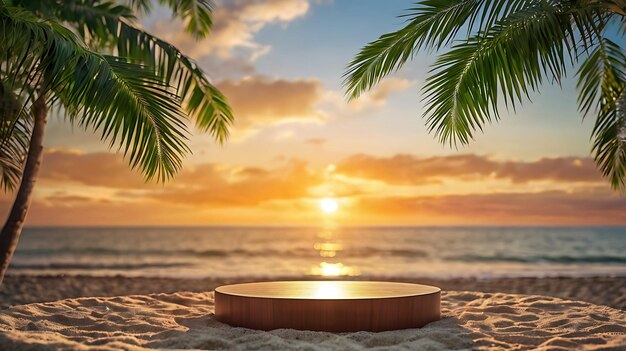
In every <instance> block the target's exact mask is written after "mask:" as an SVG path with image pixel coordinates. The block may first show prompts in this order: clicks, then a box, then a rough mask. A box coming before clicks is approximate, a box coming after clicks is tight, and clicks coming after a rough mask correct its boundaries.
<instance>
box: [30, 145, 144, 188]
mask: <svg viewBox="0 0 626 351" xmlns="http://www.w3.org/2000/svg"><path fill="white" fill-rule="evenodd" d="M39 177H40V178H41V179H43V180H46V181H53V182H65V183H77V184H83V185H90V186H102V187H110V188H144V187H146V184H145V182H144V180H143V178H142V177H141V176H140V175H138V174H136V173H135V172H132V171H131V170H130V169H129V166H128V163H126V162H125V161H124V160H123V159H122V157H121V156H120V155H115V154H112V153H109V152H96V153H87V154H85V153H81V152H78V151H71V150H54V149H53V150H48V151H46V153H45V155H44V161H43V164H42V166H41V171H40V173H39Z"/></svg>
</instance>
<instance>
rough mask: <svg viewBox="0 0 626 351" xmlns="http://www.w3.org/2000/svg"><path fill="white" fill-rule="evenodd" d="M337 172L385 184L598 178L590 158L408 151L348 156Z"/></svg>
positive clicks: (593, 179)
mask: <svg viewBox="0 0 626 351" xmlns="http://www.w3.org/2000/svg"><path fill="white" fill-rule="evenodd" d="M337 172H339V173H342V174H345V175H349V176H353V177H359V178H366V179H374V180H380V181H383V182H386V183H389V184H408V185H417V184H424V183H437V182H440V181H442V180H444V179H450V178H457V179H460V180H475V181H481V180H484V179H485V178H486V177H489V178H494V179H508V180H510V181H512V182H514V183H528V182H533V181H554V182H592V183H597V182H602V178H601V176H600V173H599V172H598V171H597V170H596V167H595V164H594V162H593V160H592V159H591V158H588V157H586V158H579V157H556V158H541V159H539V160H536V161H497V160H492V159H490V158H488V157H485V156H479V155H474V154H465V155H453V156H435V157H427V158H419V157H417V156H414V155H409V154H398V155H395V156H391V157H375V156H370V155H365V154H360V155H355V156H352V157H349V158H348V159H346V160H344V161H343V162H341V163H339V164H338V165H337Z"/></svg>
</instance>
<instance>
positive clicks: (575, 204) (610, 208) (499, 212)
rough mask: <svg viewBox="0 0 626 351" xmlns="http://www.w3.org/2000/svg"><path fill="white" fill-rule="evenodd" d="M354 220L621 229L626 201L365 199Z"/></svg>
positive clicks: (572, 196) (558, 195)
mask: <svg viewBox="0 0 626 351" xmlns="http://www.w3.org/2000/svg"><path fill="white" fill-rule="evenodd" d="M353 211H355V217H356V218H358V219H366V220H367V221H370V222H374V223H377V222H378V223H384V221H385V220H386V219H389V218H393V220H392V223H413V224H415V223H417V224H438V225H459V224H473V225H498V224H502V225H506V224H515V225H537V224H545V225H598V224H600V225H611V224H612V225H623V224H626V199H624V198H623V197H621V196H620V194H618V193H615V192H611V191H610V190H609V191H607V190H606V188H602V190H599V189H587V190H584V191H579V192H572V193H570V192H563V191H547V192H540V193H496V194H470V195H449V196H424V197H380V198H367V199H362V200H360V201H359V203H358V204H357V205H355V206H354V208H353Z"/></svg>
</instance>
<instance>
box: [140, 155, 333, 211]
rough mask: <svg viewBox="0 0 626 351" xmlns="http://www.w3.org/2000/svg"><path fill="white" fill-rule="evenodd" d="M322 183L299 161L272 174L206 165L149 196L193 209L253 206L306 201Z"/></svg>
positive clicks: (254, 168)
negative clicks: (200, 207)
mask: <svg viewBox="0 0 626 351" xmlns="http://www.w3.org/2000/svg"><path fill="white" fill-rule="evenodd" d="M321 181H322V178H321V177H320V176H319V175H317V174H315V173H314V172H312V171H310V170H309V169H308V167H307V165H306V163H305V162H303V161H298V160H292V161H290V162H289V163H288V164H287V165H286V166H284V167H280V168H277V169H272V170H268V169H262V168H258V167H248V168H242V169H235V170H234V171H230V172H229V171H224V170H220V169H219V167H218V166H215V165H210V164H205V165H201V166H198V167H195V168H192V169H187V170H185V171H183V172H182V173H181V174H180V176H179V177H178V179H177V180H176V182H175V183H174V184H172V185H171V186H168V187H166V188H165V189H163V191H160V192H153V193H151V194H150V195H148V196H149V197H151V198H153V199H158V200H160V201H164V202H169V203H179V204H187V205H192V206H196V205H203V206H215V207H229V206H256V205H259V204H262V203H263V202H267V201H275V200H289V199H300V198H303V197H307V196H309V189H310V188H311V187H313V186H316V185H317V184H319V183H320V182H321Z"/></svg>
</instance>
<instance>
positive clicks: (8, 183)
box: [0, 82, 32, 191]
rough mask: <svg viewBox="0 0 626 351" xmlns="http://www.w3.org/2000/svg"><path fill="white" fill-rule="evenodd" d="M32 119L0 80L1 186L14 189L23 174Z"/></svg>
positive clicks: (8, 189) (10, 189)
mask: <svg viewBox="0 0 626 351" xmlns="http://www.w3.org/2000/svg"><path fill="white" fill-rule="evenodd" d="M31 128H32V121H31V118H30V116H29V113H28V110H24V109H22V104H21V103H20V102H19V101H18V99H17V96H16V95H15V94H14V93H13V92H12V91H10V90H8V89H7V88H6V85H5V84H4V83H3V82H0V187H2V188H3V189H4V190H5V191H12V190H13V189H15V188H16V187H17V184H18V183H19V180H20V179H21V176H22V169H23V166H24V161H25V159H26V154H27V153H28V144H29V139H30V135H31Z"/></svg>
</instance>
